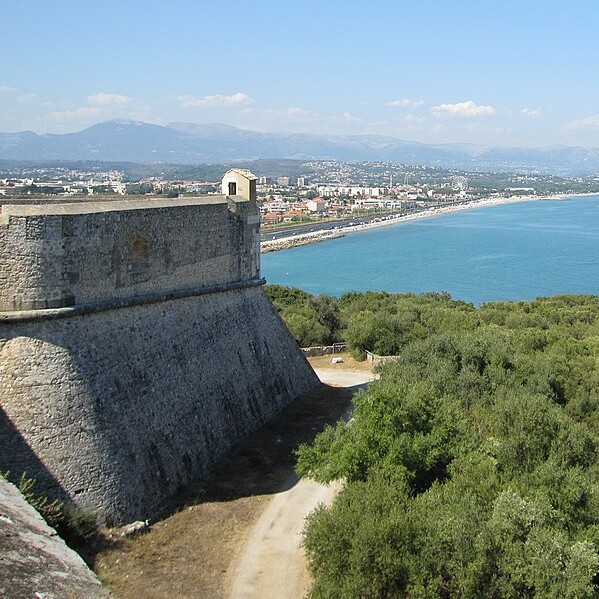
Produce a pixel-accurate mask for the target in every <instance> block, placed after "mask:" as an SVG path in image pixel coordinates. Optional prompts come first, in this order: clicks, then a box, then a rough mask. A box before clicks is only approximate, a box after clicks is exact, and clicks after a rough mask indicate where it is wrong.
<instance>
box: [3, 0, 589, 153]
mask: <svg viewBox="0 0 599 599" xmlns="http://www.w3.org/2000/svg"><path fill="white" fill-rule="evenodd" d="M0 20H1V22H2V24H3V28H2V29H3V31H2V34H1V35H0V56H2V66H1V68H0V131H4V132H10V131H20V130H26V129H29V130H33V131H36V132H38V133H62V132H68V131H77V130H80V129H82V128H84V127H86V126H89V125H92V124H94V123H97V122H100V121H104V120H108V119H113V118H128V119H135V120H143V121H146V122H151V123H157V124H167V123H169V122H174V121H178V122H193V123H212V122H221V123H227V124H231V125H235V126H239V127H243V128H247V129H253V130H260V131H277V132H305V133H322V134H347V135H350V134H352V135H353V134H363V133H375V134H384V135H390V136H393V137H398V138H402V139H407V140H414V141H422V142H456V143H464V142H466V143H477V144H488V145H499V146H545V145H552V144H565V145H583V146H592V147H599V76H598V71H599V38H598V37H597V27H598V26H599V2H597V0H578V1H575V2H572V1H569V2H566V1H557V0H545V1H543V2H542V1H537V0H520V1H515V0H493V1H490V0H479V1H474V0H455V1H449V0H447V1H446V0H437V1H433V0H420V1H418V2H415V1H410V2H408V1H404V0H397V1H395V2H393V1H392V0H386V1H384V0H370V1H355V0H346V1H345V2H341V1H338V0H329V1H327V0H320V1H315V0H304V1H303V2H293V3H291V2H285V1H284V0H283V1H279V2H274V1H273V0H270V1H268V2H266V1H263V0H255V1H252V2H242V1H233V0H221V1H219V2H212V1H201V0H196V1H192V0H170V1H169V2H166V1H164V0H162V1H160V2H157V1H154V0H146V1H141V0H120V1H115V0H102V1H101V2H99V1H97V0H96V1H91V0H78V1H77V2H75V1H74V0H73V1H66V0H53V1H51V2H48V1H47V0H44V1H40V0H28V1H27V2H16V1H15V0H4V2H3V3H2V4H1V5H0Z"/></svg>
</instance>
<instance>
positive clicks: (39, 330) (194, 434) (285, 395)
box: [0, 287, 317, 523]
mask: <svg viewBox="0 0 599 599" xmlns="http://www.w3.org/2000/svg"><path fill="white" fill-rule="evenodd" d="M316 383H317V379H316V376H315V374H314V372H313V371H312V369H311V368H310V366H309V365H308V364H307V362H306V361H305V358H304V357H303V356H302V355H301V352H299V351H298V348H297V346H296V343H295V341H294V340H293V339H292V337H291V335H290V334H289V332H288V331H287V329H286V328H285V326H284V325H283V323H282V321H281V320H280V318H279V316H278V314H277V313H276V311H275V309H274V307H273V306H272V304H271V303H270V301H269V300H268V298H267V297H266V296H265V295H264V293H263V292H262V290H261V289H260V288H259V287H249V288H246V289H240V290H235V291H227V292H221V293H215V294H206V295H202V296H197V297H189V298H185V299H177V300H170V301H166V302H158V303H152V304H147V305H138V306H133V307H128V308H121V309H116V310H107V311H103V312H97V313H91V314H85V315H82V316H72V317H67V318H57V319H51V320H44V321H35V322H14V323H4V324H3V325H2V327H1V328H0V405H1V406H2V410H3V411H4V415H2V413H0V470H11V473H12V474H13V476H18V475H19V474H20V472H21V471H24V470H26V471H27V473H28V475H29V476H33V477H35V478H37V479H38V481H39V482H40V483H41V485H42V487H45V488H46V490H47V491H48V492H49V493H50V494H51V495H52V496H61V495H63V496H64V494H67V495H68V496H70V497H71V498H72V499H73V500H74V501H75V502H76V503H77V504H79V505H81V506H82V507H85V508H88V509H92V510H94V511H95V512H96V513H98V514H99V516H100V519H101V520H102V521H104V522H107V523H123V522H127V521H132V520H136V519H146V518H151V517H153V516H156V515H157V514H158V513H159V512H160V505H161V502H162V501H163V500H164V499H165V498H167V497H169V496H170V495H172V494H173V493H174V492H176V491H177V489H178V488H179V487H181V486H182V485H185V484H188V483H190V482H192V481H195V480H197V479H198V478H200V477H202V476H203V475H205V474H206V473H207V472H208V471H209V470H210V468H211V466H212V465H213V464H214V463H215V462H216V461H217V459H218V458H219V457H220V456H222V455H223V454H224V453H225V452H226V451H227V450H228V449H230V448H231V447H232V446H233V445H234V444H236V443H237V442H238V441H240V440H241V439H242V438H243V437H244V436H246V435H247V434H248V433H249V432H251V431H253V430H255V429H256V428H257V427H259V426H260V425H261V424H263V423H264V422H265V421H266V420H268V419H269V418H270V417H271V416H273V415H274V414H275V413H276V412H278V411H279V410H280V409H281V408H282V407H283V406H284V405H285V404H286V403H288V402H289V401H291V399H293V398H295V397H297V396H298V395H300V394H301V393H303V392H305V391H307V390H308V389H310V388H311V387H312V386H313V385H314V384H316Z"/></svg>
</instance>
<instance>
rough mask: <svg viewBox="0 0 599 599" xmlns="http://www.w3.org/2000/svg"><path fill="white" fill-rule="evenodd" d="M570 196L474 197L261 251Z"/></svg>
mask: <svg viewBox="0 0 599 599" xmlns="http://www.w3.org/2000/svg"><path fill="white" fill-rule="evenodd" d="M566 197H570V196H568V195H565V194H564V195H556V196H547V197H538V196H511V197H507V198H483V199H481V200H474V201H472V202H468V203H467V204H459V205H452V206H440V207H435V208H428V209H426V210H422V211H420V212H416V213H414V214H408V215H406V216H399V215H397V216H391V217H389V218H387V219H386V220H379V221H377V222H368V223H363V224H360V225H355V226H352V227H343V228H342V229H334V228H331V229H326V230H323V231H314V232H311V233H303V234H299V235H289V236H288V237H283V238H282V239H275V240H271V241H263V242H262V244H261V251H262V253H267V252H276V251H280V250H286V249H290V248H293V247H297V246H300V245H307V244H310V243H318V242H322V241H328V240H329V239H334V238H336V237H343V236H344V235H350V234H352V233H359V232H361V231H365V230H367V229H374V228H376V227H387V226H389V225H396V224H398V223H406V222H409V221H414V220H418V219H421V218H432V217H435V216H440V215H442V214H449V213H450V212H459V211H462V210H473V209H477V208H488V207H490V206H500V205H503V204H514V203H516V202H531V201H536V200H560V199H565V198H566ZM334 226H335V223H334V222H332V223H331V227H334Z"/></svg>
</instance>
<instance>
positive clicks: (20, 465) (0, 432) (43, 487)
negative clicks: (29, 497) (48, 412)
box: [0, 405, 70, 501]
mask: <svg viewBox="0 0 599 599" xmlns="http://www.w3.org/2000/svg"><path fill="white" fill-rule="evenodd" d="M0 472H1V473H2V474H4V475H6V476H7V478H8V480H10V481H11V482H12V483H13V484H15V485H16V486H17V487H18V486H19V481H20V480H21V476H22V475H23V474H25V475H26V476H27V478H31V479H34V480H35V481H36V490H37V491H38V492H40V493H41V494H43V495H46V496H47V497H48V498H49V499H60V500H61V501H70V500H69V495H68V493H67V492H66V491H65V489H64V488H63V487H62V486H61V484H60V483H59V482H58V480H57V479H56V478H55V477H54V475H53V474H52V473H51V472H50V470H48V468H46V466H45V465H44V464H43V462H42V461H41V460H40V459H39V458H38V456H37V455H36V453H35V452H34V451H33V449H32V448H31V447H30V446H29V444H28V443H27V441H26V440H25V438H24V437H23V435H21V433H20V432H19V431H18V430H17V428H16V427H15V425H14V424H13V422H12V421H11V419H10V418H9V417H8V415H7V414H6V412H5V411H4V410H3V409H2V406H1V405H0Z"/></svg>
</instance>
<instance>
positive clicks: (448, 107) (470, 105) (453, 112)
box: [431, 100, 495, 117]
mask: <svg viewBox="0 0 599 599" xmlns="http://www.w3.org/2000/svg"><path fill="white" fill-rule="evenodd" d="M431 112H432V113H433V114H434V115H435V116H458V117H462V116H466V117H472V116H488V115H491V114H495V108H494V107H493V106H491V105H488V106H479V105H478V104H475V103H474V102H473V101H472V100H467V101H466V102H458V103H457V104H439V105H438V106H433V107H432V108H431Z"/></svg>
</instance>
